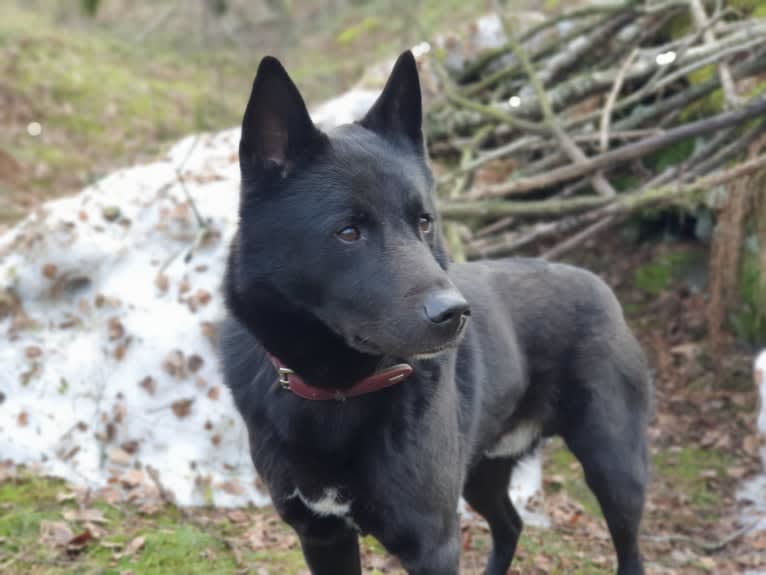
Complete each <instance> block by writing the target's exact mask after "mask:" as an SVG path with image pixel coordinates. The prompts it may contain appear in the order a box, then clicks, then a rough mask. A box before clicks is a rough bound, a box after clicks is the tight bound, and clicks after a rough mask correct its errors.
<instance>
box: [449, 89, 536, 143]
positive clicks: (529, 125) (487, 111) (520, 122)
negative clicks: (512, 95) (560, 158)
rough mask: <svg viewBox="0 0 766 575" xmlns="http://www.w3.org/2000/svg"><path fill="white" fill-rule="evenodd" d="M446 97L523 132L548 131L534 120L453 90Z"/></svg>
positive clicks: (454, 102)
mask: <svg viewBox="0 0 766 575" xmlns="http://www.w3.org/2000/svg"><path fill="white" fill-rule="evenodd" d="M447 99H448V100H449V101H450V102H452V103H453V104H456V105H458V106H461V107H463V108H465V109H467V110H473V111H474V112H478V113H479V114H481V115H482V116H484V117H486V118H489V119H491V120H495V121H498V122H502V123H504V124H508V125H509V126H511V127H513V128H517V129H519V130H523V131H525V132H532V133H533V134H547V133H548V128H546V127H545V126H541V125H540V124H538V123H536V122H530V121H529V120H524V119H522V118H519V117H517V116H512V115H511V114H507V113H505V112H503V111H501V110H499V109H497V108H494V107H492V106H485V105H484V104H479V103H478V102H473V101H472V100H469V99H467V98H464V97H463V96H460V95H459V94H457V93H455V92H448V93H447Z"/></svg>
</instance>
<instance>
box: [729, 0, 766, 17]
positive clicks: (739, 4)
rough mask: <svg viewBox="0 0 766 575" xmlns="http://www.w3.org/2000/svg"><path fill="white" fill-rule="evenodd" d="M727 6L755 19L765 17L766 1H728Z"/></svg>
mask: <svg viewBox="0 0 766 575" xmlns="http://www.w3.org/2000/svg"><path fill="white" fill-rule="evenodd" d="M728 5H729V7H730V8H734V9H736V10H740V11H741V12H744V13H745V14H750V15H751V16H753V17H755V18H764V17H766V0H729V2H728Z"/></svg>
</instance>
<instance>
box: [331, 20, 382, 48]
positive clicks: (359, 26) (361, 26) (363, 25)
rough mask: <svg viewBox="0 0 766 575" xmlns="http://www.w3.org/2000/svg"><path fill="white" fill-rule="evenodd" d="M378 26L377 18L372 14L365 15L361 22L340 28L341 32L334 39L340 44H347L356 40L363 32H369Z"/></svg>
mask: <svg viewBox="0 0 766 575" xmlns="http://www.w3.org/2000/svg"><path fill="white" fill-rule="evenodd" d="M379 26H380V22H379V21H378V19H377V18H373V17H372V16H367V17H366V18H365V19H364V20H362V21H361V22H358V23H356V24H353V25H352V26H349V27H348V28H346V29H345V30H341V32H340V33H339V34H338V35H337V37H336V38H335V40H336V42H338V44H340V45H341V46H348V45H350V44H353V43H354V42H356V41H357V40H358V39H359V38H360V37H361V36H363V35H364V34H369V33H370V32H372V31H373V30H375V29H377V28H378V27H379Z"/></svg>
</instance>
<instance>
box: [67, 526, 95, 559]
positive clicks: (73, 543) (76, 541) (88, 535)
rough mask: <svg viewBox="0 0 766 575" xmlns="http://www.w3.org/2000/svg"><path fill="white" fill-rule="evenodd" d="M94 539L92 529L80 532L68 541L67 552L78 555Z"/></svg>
mask: <svg viewBox="0 0 766 575" xmlns="http://www.w3.org/2000/svg"><path fill="white" fill-rule="evenodd" d="M92 540H93V533H92V532H91V531H90V529H86V530H85V531H83V532H81V533H78V534H77V535H75V536H74V537H72V538H71V539H70V540H69V541H68V542H67V545H66V552H67V554H68V555H77V554H78V553H80V552H81V551H82V550H83V549H84V548H85V546H86V545H87V544H88V543H89V542H90V541H92Z"/></svg>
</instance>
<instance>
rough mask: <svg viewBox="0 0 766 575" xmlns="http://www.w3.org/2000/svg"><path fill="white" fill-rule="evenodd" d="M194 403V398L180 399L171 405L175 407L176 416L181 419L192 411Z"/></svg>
mask: <svg viewBox="0 0 766 575" xmlns="http://www.w3.org/2000/svg"><path fill="white" fill-rule="evenodd" d="M193 403H194V398H191V399H178V400H176V401H174V402H173V403H172V404H170V407H171V408H172V409H173V413H175V414H176V417H178V418H179V419H183V418H184V417H187V416H188V415H189V414H190V413H191V407H192V404H193Z"/></svg>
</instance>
